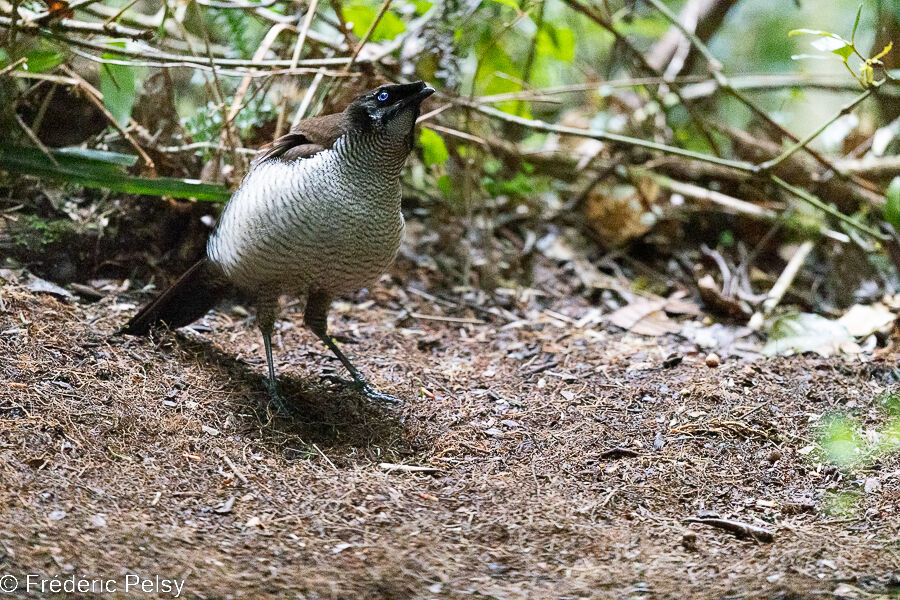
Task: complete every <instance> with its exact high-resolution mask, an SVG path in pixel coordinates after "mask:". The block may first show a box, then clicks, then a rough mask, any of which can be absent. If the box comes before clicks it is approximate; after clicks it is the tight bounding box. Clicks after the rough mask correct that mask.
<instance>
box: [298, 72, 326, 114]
mask: <svg viewBox="0 0 900 600" xmlns="http://www.w3.org/2000/svg"><path fill="white" fill-rule="evenodd" d="M324 77H325V71H324V70H323V69H319V71H318V72H317V73H316V76H315V77H313V80H312V83H311V84H309V87H308V88H307V89H306V93H305V94H303V100H302V101H301V102H300V106H299V107H298V108H297V112H296V113H294V118H293V120H291V127H296V126H297V123H299V122H300V120H301V119H302V118H303V117H304V116H305V115H306V111H308V110H309V105H310V104H312V99H313V96H314V95H315V94H316V90H317V89H318V88H319V85H320V84H321V83H322V79H323V78H324Z"/></svg>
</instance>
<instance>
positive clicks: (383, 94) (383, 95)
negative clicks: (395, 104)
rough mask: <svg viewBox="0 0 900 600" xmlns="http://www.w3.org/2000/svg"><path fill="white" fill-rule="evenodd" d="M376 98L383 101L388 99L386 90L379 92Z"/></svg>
mask: <svg viewBox="0 0 900 600" xmlns="http://www.w3.org/2000/svg"><path fill="white" fill-rule="evenodd" d="M377 98H378V101H379V102H384V101H385V100H387V99H388V93H387V92H379V93H378V96H377Z"/></svg>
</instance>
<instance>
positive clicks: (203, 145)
mask: <svg viewBox="0 0 900 600" xmlns="http://www.w3.org/2000/svg"><path fill="white" fill-rule="evenodd" d="M155 149H156V150H158V151H159V152H166V153H172V154H174V153H178V152H193V151H194V150H219V151H223V150H231V149H230V148H229V147H228V146H224V145H222V144H217V143H215V142H193V143H191V144H184V145H183V146H156V147H155ZM234 150H236V151H238V152H240V153H241V154H246V155H247V156H254V155H256V154H257V153H258V152H259V150H257V149H255V148H235V149H234Z"/></svg>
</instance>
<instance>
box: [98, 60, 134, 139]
mask: <svg viewBox="0 0 900 600" xmlns="http://www.w3.org/2000/svg"><path fill="white" fill-rule="evenodd" d="M103 58H108V59H111V58H115V56H114V55H112V54H108V53H107V54H104V55H103ZM134 80H135V73H134V68H133V67H129V66H125V65H112V64H104V65H103V68H102V69H100V93H102V94H103V105H104V106H106V108H107V110H109V112H110V113H112V116H113V117H115V119H116V122H117V123H118V124H119V125H121V126H122V127H125V126H126V125H128V121H129V119H131V109H132V107H133V106H134V88H135V84H134Z"/></svg>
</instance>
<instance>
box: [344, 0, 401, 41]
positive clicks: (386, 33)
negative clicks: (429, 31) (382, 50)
mask: <svg viewBox="0 0 900 600" xmlns="http://www.w3.org/2000/svg"><path fill="white" fill-rule="evenodd" d="M342 12H343V13H344V20H345V21H348V22H352V23H353V33H354V34H356V36H357V37H362V36H364V35H365V34H366V31H368V30H369V27H371V25H372V23H373V22H374V21H375V17H376V16H377V15H378V11H377V10H376V9H375V7H374V6H370V5H367V4H362V3H356V4H351V5H350V6H345V7H344V8H343V9H342ZM404 31H406V24H404V23H403V21H402V20H401V19H400V17H398V16H397V15H395V14H394V13H392V12H390V11H388V12H386V13H384V15H383V16H382V17H381V21H379V23H378V26H377V27H376V28H375V31H373V32H372V37H371V38H369V39H370V40H372V41H373V42H376V41H379V40H392V39H394V38H395V37H397V36H398V35H400V34H401V33H403V32H404Z"/></svg>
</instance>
